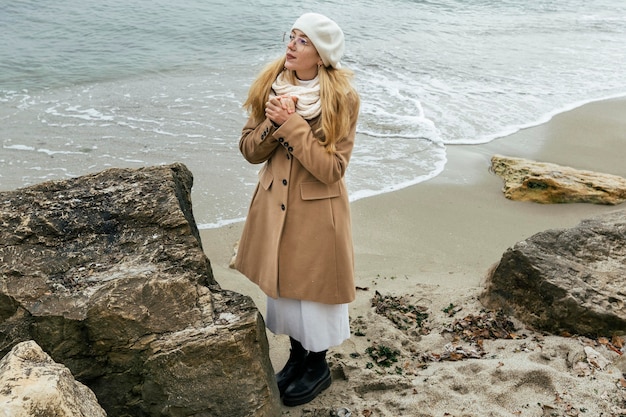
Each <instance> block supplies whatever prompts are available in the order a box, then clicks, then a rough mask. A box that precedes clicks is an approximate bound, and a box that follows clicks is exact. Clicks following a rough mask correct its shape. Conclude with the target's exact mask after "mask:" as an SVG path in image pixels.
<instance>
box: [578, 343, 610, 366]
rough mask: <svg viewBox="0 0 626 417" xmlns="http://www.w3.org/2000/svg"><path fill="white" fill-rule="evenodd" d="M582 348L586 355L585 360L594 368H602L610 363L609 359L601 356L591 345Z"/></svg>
mask: <svg viewBox="0 0 626 417" xmlns="http://www.w3.org/2000/svg"><path fill="white" fill-rule="evenodd" d="M584 350H585V355H587V362H588V363H589V365H591V366H593V367H595V368H598V369H602V370H603V369H604V368H606V367H607V366H608V365H609V364H610V363H611V361H609V360H608V359H607V358H605V357H604V356H602V354H601V353H600V352H598V351H597V350H595V349H594V348H592V347H591V346H585V348H584Z"/></svg>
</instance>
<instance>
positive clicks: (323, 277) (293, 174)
mask: <svg viewBox="0 0 626 417" xmlns="http://www.w3.org/2000/svg"><path fill="white" fill-rule="evenodd" d="M355 113H357V112H355ZM319 123H320V119H319V118H317V119H315V120H313V121H312V124H311V125H309V122H308V121H306V120H305V119H303V118H302V117H301V116H300V115H298V114H297V113H294V114H293V115H292V116H291V117H289V119H287V121H286V122H285V123H283V125H281V126H280V127H278V128H275V127H274V125H273V124H272V123H271V121H270V120H269V119H265V120H264V121H263V122H262V123H260V124H256V123H254V121H253V120H251V119H250V120H248V122H247V124H246V125H245V126H244V128H243V132H242V136H241V139H240V141H239V149H240V151H241V153H242V154H243V156H244V158H245V159H246V160H247V161H249V162H251V163H253V164H260V163H264V165H263V167H262V168H261V170H260V171H259V182H258V184H257V187H256V189H255V191H254V194H253V197H252V202H251V203H250V208H249V211H248V216H247V218H246V222H245V225H244V229H243V233H242V236H241V239H240V241H239V249H238V252H237V258H236V260H235V268H236V269H237V270H239V271H240V272H241V273H243V274H244V275H245V276H247V277H248V278H249V279H250V280H251V281H253V282H255V283H256V284H257V285H259V287H260V288H261V289H262V290H263V292H265V293H266V294H267V295H268V296H270V297H272V298H277V297H283V298H292V299H297V300H309V301H316V302H320V303H325V304H342V303H349V302H351V301H353V300H354V298H355V295H356V294H355V292H356V291H355V284H354V252H353V244H352V226H351V220H350V205H349V202H348V193H347V191H346V186H345V183H344V175H345V173H346V169H347V167H348V163H349V161H350V156H351V154H352V148H353V146H354V138H355V134H356V115H355V116H354V121H353V125H352V129H351V132H350V134H349V135H348V137H347V139H344V140H342V141H340V142H339V143H337V152H336V153H335V154H334V155H331V154H329V153H327V152H326V150H325V148H324V147H323V146H322V145H320V143H319V141H318V140H317V139H316V137H315V136H314V134H313V130H312V129H311V126H314V127H317V126H319Z"/></svg>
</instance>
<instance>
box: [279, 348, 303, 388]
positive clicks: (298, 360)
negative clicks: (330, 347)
mask: <svg viewBox="0 0 626 417" xmlns="http://www.w3.org/2000/svg"><path fill="white" fill-rule="evenodd" d="M289 341H290V342H291V350H290V352H289V359H288V360H287V363H286V364H285V366H284V367H283V369H282V370H281V371H280V372H279V373H277V374H276V383H277V384H278V392H280V396H281V397H282V396H283V394H284V393H285V390H286V389H287V387H288V386H289V384H291V383H292V382H293V381H295V380H296V379H298V378H299V377H300V375H302V372H304V363H305V360H306V356H307V353H308V352H307V350H306V349H304V347H302V345H301V344H300V342H298V341H297V340H296V339H293V338H291V337H290V338H289Z"/></svg>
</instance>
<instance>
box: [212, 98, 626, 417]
mask: <svg viewBox="0 0 626 417" xmlns="http://www.w3.org/2000/svg"><path fill="white" fill-rule="evenodd" d="M624 114H626V98H619V99H611V100H604V101H597V102H592V103H589V104H586V105H583V106H581V107H577V108H575V109H573V110H571V111H567V112H565V113H561V114H558V115H555V116H554V117H552V119H550V120H549V121H548V122H546V123H544V124H541V125H538V126H535V127H530V128H526V129H523V130H520V131H518V132H516V133H514V134H512V135H510V136H507V137H504V138H501V139H496V140H494V141H492V142H489V143H486V144H482V145H453V146H448V147H447V152H448V154H447V155H448V163H447V164H446V168H445V170H444V171H443V172H442V173H441V174H439V175H438V176H437V177H435V178H433V179H431V180H428V181H425V182H422V183H419V184H416V185H413V186H410V187H408V188H404V189H401V190H397V191H393V192H390V193H386V194H381V195H377V196H373V197H368V198H364V199H360V200H357V201H354V202H353V203H351V209H352V224H353V239H354V248H355V270H356V285H357V286H358V287H359V288H362V289H364V290H359V291H357V299H356V300H355V301H354V302H353V303H351V304H350V316H351V319H353V318H357V317H359V318H360V317H371V309H372V308H371V305H370V299H371V297H372V295H373V292H374V290H377V291H380V292H381V293H390V294H411V295H414V296H416V297H418V298H420V297H421V298H420V299H424V300H428V303H430V304H431V305H433V306H436V305H442V306H447V305H448V303H449V302H450V300H458V303H461V304H463V303H466V304H467V308H470V309H471V308H476V309H478V302H477V300H476V298H477V297H476V296H477V295H478V294H479V293H480V290H481V288H482V282H483V279H484V277H485V275H486V273H487V272H488V270H489V269H490V268H491V267H492V266H493V265H494V264H496V263H497V262H498V261H499V260H500V258H501V256H502V254H503V253H504V252H505V251H506V250H507V249H508V248H509V247H512V246H513V245H514V244H515V243H517V242H519V241H521V240H524V239H526V238H529V237H530V236H532V235H533V234H535V233H538V232H541V231H544V230H547V229H554V228H567V227H572V226H574V225H576V224H578V223H579V222H580V221H581V220H583V219H585V218H588V217H593V216H596V215H599V214H601V213H605V212H609V211H614V210H619V209H623V205H621V206H620V205H618V206H599V205H591V204H567V205H566V204H559V205H539V204H536V203H530V202H517V201H511V200H507V199H506V198H505V197H504V195H503V193H502V191H501V189H502V185H503V182H502V180H501V179H500V178H499V177H497V176H496V175H495V174H492V173H490V172H489V166H490V158H491V156H493V155H494V154H502V155H507V156H514V157H521V158H528V159H533V160H537V161H543V162H552V163H555V164H559V165H565V166H570V167H573V168H577V169H585V170H591V171H597V172H605V173H610V174H614V175H619V176H623V177H626V164H624V163H623V155H625V154H626V152H625V151H626V119H624V117H623V115H624ZM242 227H243V223H235V224H230V225H227V226H224V227H221V228H217V229H202V230H200V234H201V237H202V243H203V246H204V251H205V253H206V254H207V256H208V257H209V259H210V261H211V264H212V268H213V272H214V275H215V279H216V280H217V281H218V283H219V284H220V285H221V286H222V287H223V288H225V289H229V290H233V291H237V292H239V293H242V294H245V295H248V296H250V297H251V298H252V299H253V301H254V302H255V303H256V305H257V306H258V308H259V311H260V312H261V313H262V314H264V313H265V295H264V294H263V293H262V292H261V291H260V290H259V289H258V288H257V287H256V286H255V285H254V284H252V283H251V282H250V281H248V279H247V278H245V277H244V276H242V275H241V274H239V273H238V272H237V271H234V270H232V269H230V268H229V267H228V264H229V261H230V259H231V257H232V253H233V246H234V244H235V242H236V241H237V240H238V239H239V236H240V233H241V229H242ZM455 304H457V301H455ZM352 330H353V331H354V328H353V329H352ZM380 331H381V332H383V333H384V332H386V331H388V330H387V329H381V330H380ZM360 339H362V338H356V337H354V336H353V337H352V338H351V339H350V340H349V341H347V342H344V344H343V345H342V346H339V347H337V348H333V349H331V351H330V353H331V354H332V353H333V352H334V353H335V354H336V355H339V356H341V357H345V356H346V355H348V354H350V353H351V352H354V351H357V352H360V351H361V350H362V349H363V348H362V346H360V347H359V346H358V345H359V344H362V343H363V342H362V341H361V340H360ZM268 340H269V343H270V358H271V360H272V363H273V364H274V367H275V369H280V368H281V367H282V365H283V363H284V361H285V360H286V358H287V356H288V341H287V339H286V336H275V335H273V334H271V333H269V332H268ZM554 343H556V344H558V343H562V342H559V341H556V342H554ZM420 348H423V347H420ZM437 365H439V364H437ZM442 366H443V365H442ZM450 366H455V365H454V364H451V365H450ZM451 369H454V368H451ZM451 372H454V371H451ZM559 377H560V376H559V375H556V376H554V377H553V378H555V379H557V380H558V378H559ZM353 379H354V377H353ZM350 383H355V382H354V381H352V382H351V381H339V382H338V383H336V384H333V386H332V387H331V389H330V390H328V391H331V392H332V394H326V393H325V394H322V395H321V396H320V399H319V400H318V399H316V400H315V401H314V402H313V403H311V404H309V405H308V407H309V408H310V407H312V406H313V405H314V404H317V405H318V406H320V405H324V404H325V405H328V404H326V403H327V402H329V401H331V402H332V401H336V399H337V396H339V397H341V396H342V395H343V396H345V395H347V394H345V393H344V392H343V390H346V389H348V390H350V391H353V390H354V388H353V387H351V386H350ZM468 383H469V382H468ZM477 383H478V381H477ZM433 389H435V390H437V389H439V390H441V389H443V390H445V389H446V388H445V387H443V386H442V387H439V388H437V387H433ZM581 389H585V388H584V387H583V388H581ZM352 394H354V393H352V392H351V395H352ZM424 395H426V394H424ZM433 395H434V394H433ZM475 395H476V398H478V400H476V401H478V403H480V402H481V401H483V399H480V395H483V394H482V393H476V394H475ZM324 397H326V399H324ZM357 400H358V398H357V399H355V401H357ZM361 400H362V399H361ZM377 401H381V402H382V401H383V400H382V398H381V399H380V400H377ZM529 401H531V400H529ZM487 405H488V404H487ZM305 407H306V406H305ZM289 411H292V412H293V411H294V409H289V408H285V413H288V412H289ZM382 415H385V414H384V413H383V414H382ZM433 415H434V414H433ZM437 415H441V413H439V414H437Z"/></svg>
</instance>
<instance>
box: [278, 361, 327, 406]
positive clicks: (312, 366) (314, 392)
mask: <svg viewBox="0 0 626 417" xmlns="http://www.w3.org/2000/svg"><path fill="white" fill-rule="evenodd" d="M331 383H332V379H331V377H330V369H328V364H327V363H326V351H322V352H309V354H308V355H307V357H306V363H305V370H304V373H303V374H302V376H301V377H300V378H298V379H296V380H295V381H293V382H292V383H291V385H289V386H288V387H287V389H286V390H285V394H284V396H283V403H284V404H285V405H286V406H288V407H293V406H296V405H301V404H306V403H308V402H310V401H312V400H313V399H314V398H315V397H317V396H318V394H319V393H320V392H322V391H324V390H325V389H326V388H328V387H330V384H331Z"/></svg>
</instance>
